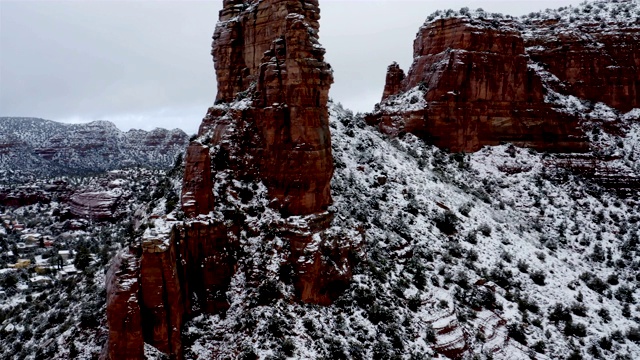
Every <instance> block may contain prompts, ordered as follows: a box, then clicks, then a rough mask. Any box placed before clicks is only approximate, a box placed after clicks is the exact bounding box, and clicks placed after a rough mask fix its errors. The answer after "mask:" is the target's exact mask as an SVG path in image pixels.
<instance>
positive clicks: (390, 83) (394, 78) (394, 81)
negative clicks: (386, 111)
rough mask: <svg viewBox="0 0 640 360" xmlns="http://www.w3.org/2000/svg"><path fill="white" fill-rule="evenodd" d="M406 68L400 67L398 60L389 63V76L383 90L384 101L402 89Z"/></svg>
mask: <svg viewBox="0 0 640 360" xmlns="http://www.w3.org/2000/svg"><path fill="white" fill-rule="evenodd" d="M404 78H405V74H404V70H402V69H401V68H400V65H398V63H397V62H394V63H393V64H391V65H389V67H388V68H387V78H386V80H385V83H384V91H383V92H382V101H385V100H386V99H387V98H388V97H389V96H391V95H395V94H397V93H399V92H400V91H402V82H403V81H404Z"/></svg>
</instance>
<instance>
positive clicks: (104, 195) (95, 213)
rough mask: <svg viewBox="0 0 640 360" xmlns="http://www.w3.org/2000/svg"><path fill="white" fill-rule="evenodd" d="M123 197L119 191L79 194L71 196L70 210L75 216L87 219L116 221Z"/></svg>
mask: <svg viewBox="0 0 640 360" xmlns="http://www.w3.org/2000/svg"><path fill="white" fill-rule="evenodd" d="M121 197H122V192H121V191H119V189H115V190H111V191H100V192H82V193H77V194H73V195H71V198H70V201H69V210H70V211H71V213H72V214H73V215H75V216H78V217H84V218H87V219H92V220H115V219H116V218H117V214H116V210H117V208H118V202H119V201H120V199H121Z"/></svg>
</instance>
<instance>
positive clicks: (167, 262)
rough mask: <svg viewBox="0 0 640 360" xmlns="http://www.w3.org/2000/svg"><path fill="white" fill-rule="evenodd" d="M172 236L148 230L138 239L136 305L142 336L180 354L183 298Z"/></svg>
mask: <svg viewBox="0 0 640 360" xmlns="http://www.w3.org/2000/svg"><path fill="white" fill-rule="evenodd" d="M177 259H178V257H177V254H176V249H175V241H174V239H173V236H168V234H166V233H162V232H160V233H157V232H155V231H151V232H149V233H148V234H145V236H144V237H143V239H142V257H141V258H140V306H141V308H142V319H143V321H144V330H146V331H147V334H145V340H146V342H147V343H149V344H151V345H153V346H154V347H156V348H157V349H158V350H160V351H161V352H163V353H165V354H169V355H171V356H172V358H176V359H181V358H182V340H181V338H180V329H181V328H182V314H183V311H182V310H183V309H182V306H183V302H182V293H181V288H180V281H179V278H178V276H179V274H178V271H177V267H176V260H177Z"/></svg>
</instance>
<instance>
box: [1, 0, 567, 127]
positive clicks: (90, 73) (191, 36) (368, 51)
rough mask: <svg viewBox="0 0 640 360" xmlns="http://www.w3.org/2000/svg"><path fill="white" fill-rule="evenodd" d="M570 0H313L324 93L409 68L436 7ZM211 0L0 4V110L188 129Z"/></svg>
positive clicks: (200, 84) (356, 96) (513, 9)
mask: <svg viewBox="0 0 640 360" xmlns="http://www.w3.org/2000/svg"><path fill="white" fill-rule="evenodd" d="M577 3H579V1H569V0H558V1H489V0H485V1H481V0H476V1H472V0H469V1H457V0H452V1H448V2H446V3H442V2H441V1H396V0H394V1H331V0H321V11H322V20H321V30H320V41H321V43H322V44H323V45H324V46H325V47H326V48H327V61H329V62H330V63H331V65H332V67H333V68H334V70H335V80H336V81H335V84H334V85H333V86H332V89H331V97H333V98H334V99H335V100H336V101H340V102H342V103H343V104H344V105H345V106H346V107H350V108H352V109H353V110H355V111H368V110H371V109H372V108H373V105H374V104H375V102H377V101H378V100H379V98H380V96H381V93H382V89H383V86H384V78H385V72H386V68H387V65H389V64H390V63H391V62H392V61H398V62H399V63H400V64H401V66H402V67H403V68H404V69H405V70H407V69H408V68H409V66H410V63H411V61H412V46H413V40H414V38H415V34H416V32H417V30H418V28H419V27H420V25H422V23H423V21H424V19H425V18H426V17H427V16H428V15H429V14H430V13H432V12H433V11H435V10H438V9H441V8H442V7H443V6H445V7H449V8H454V9H458V8H460V7H463V6H468V7H471V8H477V7H482V8H484V9H485V10H487V11H491V12H504V13H509V14H512V15H521V14H525V13H528V12H530V11H534V10H539V9H543V8H545V7H559V6H565V5H568V4H577ZM221 4H222V1H81V2H80V1H68V2H66V1H65V2H59V1H52V2H47V1H44V2H43V1H37V2H36V1H1V2H0V6H1V11H0V54H2V61H0V116H33V117H43V118H47V119H51V120H58V121H61V120H62V121H64V120H69V119H75V121H91V120H96V119H104V120H111V121H114V122H116V124H117V125H118V126H119V127H120V128H122V129H125V130H126V129H127V128H129V127H140V128H149V127H155V126H162V127H175V126H180V127H183V128H185V130H187V131H188V132H193V131H195V128H196V127H197V124H199V123H200V120H201V119H202V117H203V116H204V114H205V113H206V110H207V107H208V106H210V105H211V103H212V102H213V100H214V98H215V92H216V89H215V74H214V70H213V63H212V60H211V56H210V54H209V52H210V43H211V34H212V33H213V29H214V27H215V23H216V21H217V17H218V10H219V9H220V6H221ZM162 109H172V110H170V111H168V112H166V111H165V112H164V113H163V110H162ZM163 114H164V115H163ZM172 124H176V125H172ZM194 124H195V125H194Z"/></svg>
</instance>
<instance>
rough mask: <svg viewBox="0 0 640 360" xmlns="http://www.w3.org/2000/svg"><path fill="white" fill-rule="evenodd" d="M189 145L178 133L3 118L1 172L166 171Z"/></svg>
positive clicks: (0, 122)
mask: <svg viewBox="0 0 640 360" xmlns="http://www.w3.org/2000/svg"><path fill="white" fill-rule="evenodd" d="M188 141H189V136H188V135H187V134H186V133H184V132H183V131H182V130H179V129H174V130H165V129H155V130H152V131H143V130H130V131H127V132H123V131H120V130H118V128H117V127H116V126H115V125H114V124H113V123H111V122H108V121H94V122H91V123H87V124H63V123H58V122H55V121H51V120H44V119H38V118H17V117H0V171H2V170H4V171H20V172H23V173H31V174H35V175H40V176H42V175H44V176H52V175H73V174H87V173H101V172H104V171H108V170H114V169H121V168H125V167H135V166H140V167H146V168H154V169H167V168H170V167H171V166H172V165H173V162H174V159H175V157H176V156H177V154H178V153H180V152H182V151H183V150H184V147H185V146H186V144H187V143H188Z"/></svg>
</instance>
